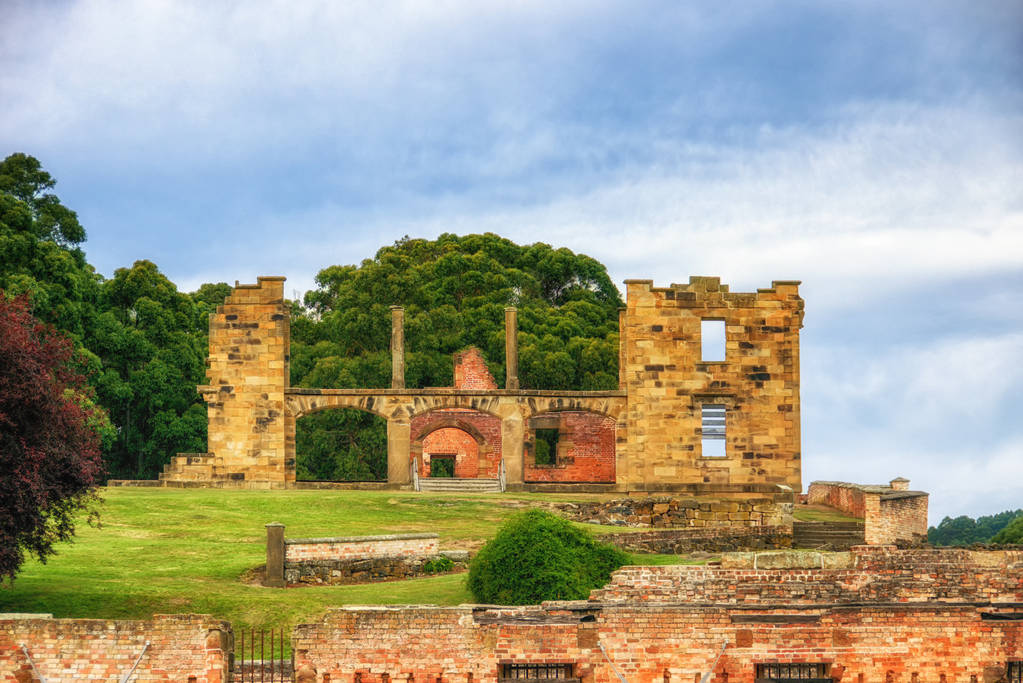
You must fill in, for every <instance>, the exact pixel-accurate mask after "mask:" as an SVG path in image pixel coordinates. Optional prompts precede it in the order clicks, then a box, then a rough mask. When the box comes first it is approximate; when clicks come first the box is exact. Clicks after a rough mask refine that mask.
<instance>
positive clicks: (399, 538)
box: [284, 534, 437, 562]
mask: <svg viewBox="0 0 1023 683" xmlns="http://www.w3.org/2000/svg"><path fill="white" fill-rule="evenodd" d="M413 536H423V534H414V535H413ZM436 554H437V536H436V534H432V535H431V537H430V538H408V537H405V536H404V535H402V534H395V535H393V536H366V537H363V538H338V539H329V538H324V539H308V540H305V539H295V540H288V541H285V545H284V561H285V562H309V561H313V560H356V559H368V558H372V557H415V556H420V555H436Z"/></svg>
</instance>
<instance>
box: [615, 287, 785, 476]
mask: <svg viewBox="0 0 1023 683" xmlns="http://www.w3.org/2000/svg"><path fill="white" fill-rule="evenodd" d="M798 284H799V283H798V282H790V281H775V282H774V283H773V286H772V287H771V288H770V289H761V290H758V291H757V292H756V293H731V292H729V291H728V287H727V286H726V285H721V284H720V281H719V279H718V278H704V277H694V278H690V281H689V284H688V285H671V286H670V287H663V288H661V287H654V286H653V283H652V281H650V280H627V281H626V285H627V287H628V297H627V309H626V313H625V316H624V324H625V329H624V330H623V331H622V338H623V339H624V342H623V344H624V347H625V348H624V353H623V354H622V355H623V357H624V371H623V372H622V380H623V382H624V388H625V390H626V391H627V392H628V414H627V433H628V441H627V443H625V444H624V447H622V444H620V450H619V455H618V457H619V467H618V481H619V483H620V484H621V485H622V487H623V488H624V489H626V490H657V489H659V488H665V487H667V486H671V485H676V484H690V485H695V486H697V487H698V488H699V490H700V491H701V492H711V491H714V490H720V491H726V490H731V491H741V492H752V491H766V490H768V489H769V488H771V487H772V486H773V485H777V484H783V485H787V486H789V487H791V488H792V489H794V490H796V491H798V490H801V486H802V480H801V467H800V457H801V453H800V409H799V405H800V404H799V330H800V328H801V327H802V321H803V300H802V299H801V298H800V297H799V291H798ZM704 319H710V320H723V321H724V322H725V331H726V342H725V347H726V358H725V360H724V361H722V362H706V361H703V360H702V352H701V344H700V342H701V322H702V321H703V320H704ZM703 404H717V405H724V406H725V422H726V425H725V428H726V455H725V457H723V458H708V457H704V456H703V453H702V431H701V429H702V422H701V415H702V410H701V409H702V405H703Z"/></svg>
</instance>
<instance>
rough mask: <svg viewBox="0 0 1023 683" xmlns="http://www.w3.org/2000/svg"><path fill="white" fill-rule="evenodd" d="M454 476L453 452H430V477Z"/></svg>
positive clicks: (448, 477) (447, 477) (446, 477)
mask: <svg viewBox="0 0 1023 683" xmlns="http://www.w3.org/2000/svg"><path fill="white" fill-rule="evenodd" d="M454 476H455V454H454V453H431V454H430V478H431V479H432V478H435V477H439V478H445V479H450V478H451V477H454Z"/></svg>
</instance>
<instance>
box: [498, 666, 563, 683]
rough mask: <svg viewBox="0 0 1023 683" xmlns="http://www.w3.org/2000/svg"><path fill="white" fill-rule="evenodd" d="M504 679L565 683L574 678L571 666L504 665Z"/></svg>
mask: <svg viewBox="0 0 1023 683" xmlns="http://www.w3.org/2000/svg"><path fill="white" fill-rule="evenodd" d="M501 678H502V679H512V680H514V679H523V678H526V679H531V680H545V681H547V680H553V681H563V680H568V679H571V678H572V665H571V664H502V665H501Z"/></svg>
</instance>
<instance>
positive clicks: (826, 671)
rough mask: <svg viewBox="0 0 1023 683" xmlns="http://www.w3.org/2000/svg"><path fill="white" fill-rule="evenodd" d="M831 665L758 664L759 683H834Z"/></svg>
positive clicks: (757, 677)
mask: <svg viewBox="0 0 1023 683" xmlns="http://www.w3.org/2000/svg"><path fill="white" fill-rule="evenodd" d="M830 673H831V665H830V664H805V663H799V664H757V676H756V679H757V683H790V682H796V681H799V682H801V683H832V679H831V677H830Z"/></svg>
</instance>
